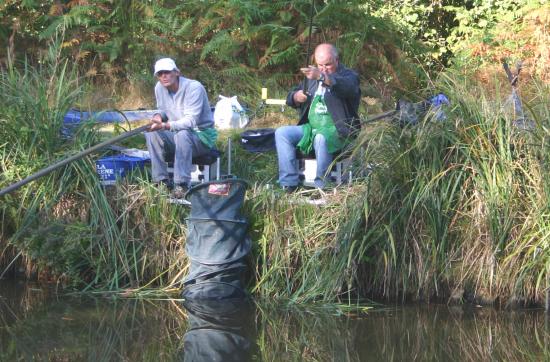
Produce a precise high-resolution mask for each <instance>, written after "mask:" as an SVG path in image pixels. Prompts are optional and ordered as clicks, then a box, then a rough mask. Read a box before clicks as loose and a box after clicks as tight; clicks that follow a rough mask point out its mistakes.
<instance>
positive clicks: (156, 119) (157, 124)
mask: <svg viewBox="0 0 550 362" xmlns="http://www.w3.org/2000/svg"><path fill="white" fill-rule="evenodd" d="M167 126H168V122H166V123H162V117H161V116H160V114H158V113H157V114H155V115H154V116H153V118H151V125H150V126H149V132H154V131H158V130H162V129H167ZM168 128H169V127H168Z"/></svg>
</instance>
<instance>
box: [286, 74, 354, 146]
mask: <svg viewBox="0 0 550 362" xmlns="http://www.w3.org/2000/svg"><path fill="white" fill-rule="evenodd" d="M328 77H329V78H330V81H331V85H330V86H329V87H328V89H327V92H326V93H325V103H326V105H327V108H328V111H329V112H330V114H331V116H332V120H333V121H334V125H335V126H336V129H337V130H338V134H339V135H340V136H341V137H342V138H347V137H350V136H352V137H353V136H354V135H355V134H357V132H358V131H359V128H360V123H359V115H358V114H357V111H358V109H359V102H360V99H361V89H360V88H359V76H358V75H357V73H356V72H355V71H353V70H351V69H348V68H346V67H344V66H343V65H342V64H338V68H337V69H336V72H334V73H333V74H330V75H328ZM318 85H319V82H318V81H314V80H309V79H307V80H306V87H307V88H308V92H309V94H310V96H308V99H307V101H306V102H305V103H302V104H296V103H294V98H293V97H294V93H296V92H297V91H299V90H303V89H304V83H303V82H302V83H301V84H300V85H299V86H297V87H295V88H294V89H292V90H291V91H290V92H289V93H288V95H287V97H286V104H288V105H289V106H291V107H293V108H296V109H298V110H299V111H300V121H299V122H298V125H301V124H304V123H307V121H308V119H307V116H308V112H309V106H310V105H311V101H312V100H313V95H314V94H315V92H316V91H317V87H318Z"/></svg>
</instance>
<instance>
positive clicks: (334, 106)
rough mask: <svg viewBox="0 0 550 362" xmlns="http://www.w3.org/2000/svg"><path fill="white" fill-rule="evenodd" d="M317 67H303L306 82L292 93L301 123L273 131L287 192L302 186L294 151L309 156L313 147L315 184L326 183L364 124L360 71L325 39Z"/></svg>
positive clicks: (282, 183)
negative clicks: (332, 167)
mask: <svg viewBox="0 0 550 362" xmlns="http://www.w3.org/2000/svg"><path fill="white" fill-rule="evenodd" d="M314 58H315V65H314V66H309V67H307V68H301V69H300V70H301V72H302V73H303V74H304V76H305V77H306V81H305V82H304V83H301V84H300V85H299V86H297V87H296V88H294V89H293V90H291V91H290V92H289V93H288V96H287V99H286V103H287V104H288V105H289V106H291V107H293V108H295V109H297V110H298V111H299V113H300V121H299V122H298V125H297V126H284V127H280V128H278V129H277V130H276V131H275V144H276V147H277V157H278V163H279V185H280V186H281V187H282V188H283V189H284V190H285V191H286V192H294V191H295V190H296V188H297V187H298V183H299V178H298V162H297V160H296V149H297V148H298V149H299V150H300V151H301V152H302V153H304V154H309V153H311V151H312V150H314V151H315V158H316V159H317V171H316V177H315V181H314V183H315V186H316V187H318V188H321V189H323V188H324V187H325V186H326V174H327V170H328V168H329V166H330V164H331V163H332V160H333V158H334V154H335V153H337V152H339V151H340V150H341V149H342V148H343V147H344V146H345V145H346V144H347V143H348V142H349V140H350V139H351V138H352V137H353V136H354V135H355V134H356V133H357V131H358V130H359V128H360V124H359V116H358V114H357V112H358V109H359V101H360V97H361V90H360V88H359V76H358V75H357V73H356V72H354V71H353V70H351V69H348V68H346V67H345V66H344V65H342V64H340V62H339V58H338V50H337V49H336V47H335V46H334V45H332V44H328V43H323V44H320V45H318V46H317V47H316V48H315V53H314Z"/></svg>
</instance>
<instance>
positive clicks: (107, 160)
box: [96, 154, 149, 185]
mask: <svg viewBox="0 0 550 362" xmlns="http://www.w3.org/2000/svg"><path fill="white" fill-rule="evenodd" d="M147 161H149V159H148V158H141V157H134V156H127V155H123V154H120V155H114V156H109V157H102V158H100V159H99V160H97V161H96V172H97V175H98V176H99V178H100V180H101V184H103V185H113V184H115V183H116V180H117V178H124V177H125V176H126V174H127V173H128V172H129V171H131V170H133V169H135V168H137V167H139V168H143V167H144V166H145V163H146V162H147Z"/></svg>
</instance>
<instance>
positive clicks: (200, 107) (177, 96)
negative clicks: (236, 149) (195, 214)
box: [145, 58, 217, 198]
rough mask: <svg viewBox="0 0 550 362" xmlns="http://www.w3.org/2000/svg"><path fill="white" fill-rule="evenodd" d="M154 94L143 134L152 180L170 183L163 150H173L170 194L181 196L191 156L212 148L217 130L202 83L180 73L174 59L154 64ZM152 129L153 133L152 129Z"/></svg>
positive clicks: (204, 152)
mask: <svg viewBox="0 0 550 362" xmlns="http://www.w3.org/2000/svg"><path fill="white" fill-rule="evenodd" d="M154 74H155V76H156V77H157V79H158V82H157V84H156V86H155V97H156V100H157V109H158V110H159V113H157V114H155V115H154V116H153V118H152V119H151V122H152V123H151V127H150V128H149V131H150V132H148V133H146V134H145V139H146V141H147V148H148V150H149V155H150V156H151V168H152V174H153V175H152V176H153V181H154V182H156V183H163V184H165V185H170V181H169V175H168V165H167V163H166V160H165V153H166V152H165V151H167V150H169V151H172V150H173V151H174V154H175V156H174V189H173V190H172V197H175V198H183V196H184V194H185V193H186V192H187V190H188V188H189V187H190V182H191V170H192V158H193V157H197V156H201V155H203V154H208V153H210V152H211V150H212V149H213V148H214V146H215V143H216V138H217V132H216V130H215V128H214V119H213V117H212V111H211V109H210V104H209V102H208V96H207V94H206V90H205V89H204V87H203V85H202V84H201V83H200V82H198V81H196V80H192V79H187V78H185V77H183V76H182V75H181V74H180V71H179V69H178V67H177V66H176V63H175V62H174V60H172V59H170V58H162V59H159V60H158V61H157V62H156V63H155V73H154ZM154 131H156V132H154Z"/></svg>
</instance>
